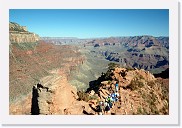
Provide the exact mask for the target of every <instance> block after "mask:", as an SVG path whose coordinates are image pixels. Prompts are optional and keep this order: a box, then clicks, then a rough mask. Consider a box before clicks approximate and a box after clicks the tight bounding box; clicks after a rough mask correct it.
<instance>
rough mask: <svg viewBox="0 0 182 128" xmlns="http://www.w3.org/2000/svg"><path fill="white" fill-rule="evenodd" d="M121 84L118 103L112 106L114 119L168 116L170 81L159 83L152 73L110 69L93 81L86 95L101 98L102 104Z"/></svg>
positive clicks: (137, 70) (159, 80)
mask: <svg viewBox="0 0 182 128" xmlns="http://www.w3.org/2000/svg"><path fill="white" fill-rule="evenodd" d="M116 81H119V91H118V93H119V95H120V96H119V99H118V101H117V102H114V103H113V107H112V109H111V113H110V114H112V115H135V114H137V115H158V114H159V115H166V114H169V90H168V84H169V81H165V82H164V81H162V80H161V79H157V78H155V77H154V75H152V74H151V73H150V72H149V71H145V70H139V69H136V68H135V69H126V68H120V67H115V68H110V70H108V72H106V74H104V75H102V76H101V77H99V79H98V80H96V81H94V83H92V85H91V86H90V88H88V90H87V93H90V92H91V91H92V90H94V92H96V94H95V95H97V94H98V96H99V98H98V100H99V101H105V98H106V97H107V96H108V95H110V94H112V93H113V92H115V83H116Z"/></svg>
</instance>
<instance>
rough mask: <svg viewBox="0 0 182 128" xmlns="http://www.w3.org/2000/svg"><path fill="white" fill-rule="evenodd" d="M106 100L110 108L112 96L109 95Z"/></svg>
mask: <svg viewBox="0 0 182 128" xmlns="http://www.w3.org/2000/svg"><path fill="white" fill-rule="evenodd" d="M106 102H107V103H108V104H109V106H110V108H112V98H111V96H110V95H109V96H108V97H107V98H106Z"/></svg>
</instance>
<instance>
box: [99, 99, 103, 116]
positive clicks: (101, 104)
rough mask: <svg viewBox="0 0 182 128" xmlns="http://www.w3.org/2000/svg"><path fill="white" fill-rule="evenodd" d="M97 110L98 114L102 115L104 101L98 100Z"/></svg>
mask: <svg viewBox="0 0 182 128" xmlns="http://www.w3.org/2000/svg"><path fill="white" fill-rule="evenodd" d="M98 107H99V108H98V112H99V115H103V113H102V112H103V109H104V103H103V102H102V101H101V102H99V106H98Z"/></svg>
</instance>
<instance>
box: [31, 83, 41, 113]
mask: <svg viewBox="0 0 182 128" xmlns="http://www.w3.org/2000/svg"><path fill="white" fill-rule="evenodd" d="M38 97H39V94H38V90H37V88H36V87H35V86H33V88H32V106H31V114H32V115H39V114H40V110H39V105H38Z"/></svg>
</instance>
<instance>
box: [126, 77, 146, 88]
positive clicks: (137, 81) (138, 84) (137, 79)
mask: <svg viewBox="0 0 182 128" xmlns="http://www.w3.org/2000/svg"><path fill="white" fill-rule="evenodd" d="M142 79H143V76H141V75H137V76H136V77H135V78H133V80H132V81H131V83H130V84H129V85H128V86H127V88H130V89H131V90H132V91H134V90H137V89H139V88H142V87H143V86H144V83H143V82H142V81H141V80H142Z"/></svg>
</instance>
